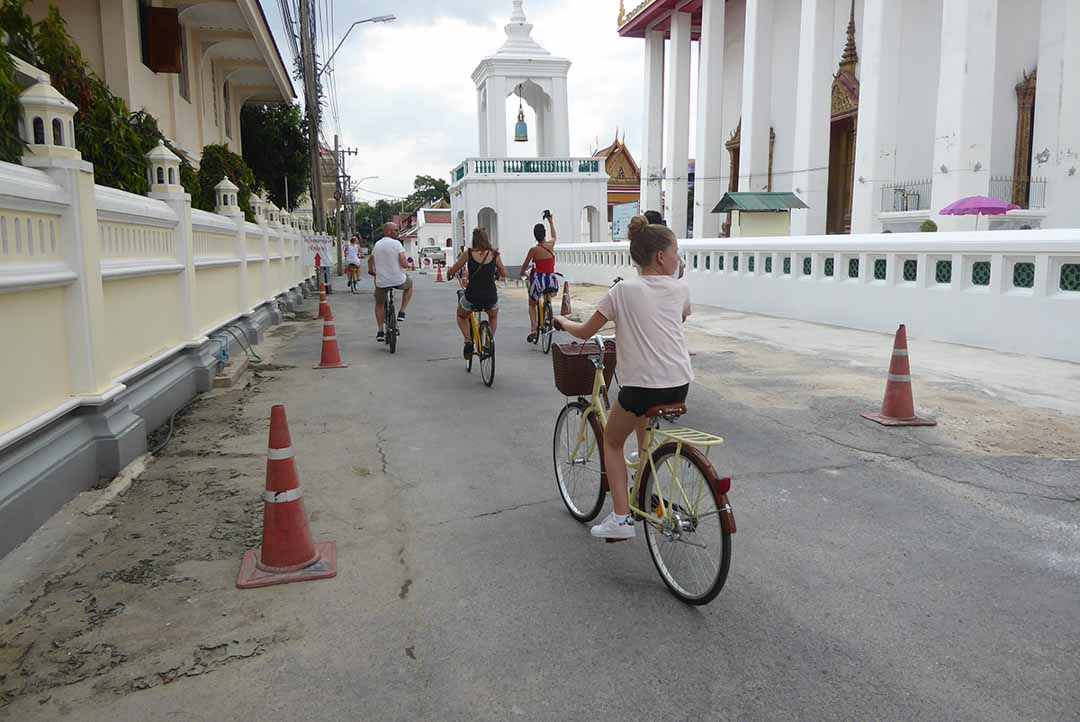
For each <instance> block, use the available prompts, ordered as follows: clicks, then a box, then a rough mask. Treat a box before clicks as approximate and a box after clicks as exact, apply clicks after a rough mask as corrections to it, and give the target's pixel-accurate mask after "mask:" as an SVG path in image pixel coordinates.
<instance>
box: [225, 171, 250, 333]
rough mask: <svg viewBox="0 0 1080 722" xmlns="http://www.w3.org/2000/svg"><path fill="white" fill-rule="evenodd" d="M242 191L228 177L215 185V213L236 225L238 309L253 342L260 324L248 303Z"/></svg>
mask: <svg viewBox="0 0 1080 722" xmlns="http://www.w3.org/2000/svg"><path fill="white" fill-rule="evenodd" d="M239 191H240V189H239V188H237V187H236V184H234V183H233V182H232V181H230V180H229V179H228V177H224V178H222V179H221V182H220V183H218V184H217V185H216V186H214V213H217V214H218V215H219V216H225V217H226V218H228V219H229V220H231V221H232V222H233V225H234V226H235V227H236V244H235V248H236V256H237V257H238V258H239V259H240V265H239V266H238V267H237V271H238V273H239V279H238V283H237V284H236V286H237V289H236V290H237V310H238V311H239V312H240V313H241V317H240V324H241V325H242V326H243V328H244V332H245V333H246V334H247V335H248V337H249V339H252V338H253V339H254V341H252V343H258V326H257V325H256V324H253V323H252V322H251V316H252V309H251V306H250V305H249V304H248V298H249V295H248V272H247V232H246V228H245V224H246V223H247V221H246V220H245V219H244V212H243V211H242V210H240V205H239V201H238V200H237V198H236V194H237V193H238V192H239Z"/></svg>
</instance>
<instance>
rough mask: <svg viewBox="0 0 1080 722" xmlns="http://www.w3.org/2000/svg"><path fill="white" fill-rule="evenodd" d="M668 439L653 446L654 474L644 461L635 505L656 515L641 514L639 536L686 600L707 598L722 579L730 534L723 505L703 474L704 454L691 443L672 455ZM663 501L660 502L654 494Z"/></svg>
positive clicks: (707, 468)
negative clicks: (642, 532) (643, 517)
mask: <svg viewBox="0 0 1080 722" xmlns="http://www.w3.org/2000/svg"><path fill="white" fill-rule="evenodd" d="M675 451H676V450H675V446H674V444H672V445H668V446H662V447H660V448H659V449H657V450H656V451H655V452H653V465H654V466H655V467H656V473H655V474H654V473H653V471H652V468H651V467H646V471H645V478H644V479H643V480H642V485H641V486H642V488H641V490H640V491H639V492H638V507H639V508H640V509H641V510H643V511H645V512H649V513H651V514H654V515H656V516H659V517H660V519H659V521H658V522H654V521H650V520H645V522H644V526H645V540H646V542H647V543H648V546H649V554H650V555H652V560H653V564H655V565H656V571H658V572H659V573H660V578H661V579H663V580H664V584H666V585H667V587H668V589H670V590H671V592H672V593H673V594H674V595H675V596H676V597H678V598H679V599H681V600H682V601H684V602H686V603H687V604H707V603H709V602H711V601H712V600H713V599H714V598H715V597H716V595H717V594H719V593H720V590H721V589H722V588H723V586H724V582H725V581H726V580H727V574H728V567H729V566H730V565H731V534H729V533H728V532H727V531H726V530H725V529H724V525H723V522H722V520H721V510H722V507H723V505H722V504H721V503H720V500H719V499H717V497H716V494H715V493H714V491H713V488H712V485H711V484H710V483H709V478H710V477H712V476H714V475H715V474H714V473H713V470H712V465H711V464H710V463H709V461H708V459H706V458H705V456H704V455H703V454H702V453H701V452H700V451H698V450H697V449H695V448H693V447H684V448H683V449H682V450H681V451H680V452H679V454H678V455H676V453H675ZM661 499H663V500H664V503H663V504H661V502H660V500H661Z"/></svg>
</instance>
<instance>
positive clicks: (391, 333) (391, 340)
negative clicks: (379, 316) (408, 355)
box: [386, 304, 397, 353]
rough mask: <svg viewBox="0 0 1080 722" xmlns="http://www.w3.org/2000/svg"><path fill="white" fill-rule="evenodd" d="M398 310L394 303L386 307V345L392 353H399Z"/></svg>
mask: <svg viewBox="0 0 1080 722" xmlns="http://www.w3.org/2000/svg"><path fill="white" fill-rule="evenodd" d="M396 314H397V312H396V311H395V310H394V306H393V304H390V305H388V306H387V307H386V345H387V346H389V347H390V353H397V315H396Z"/></svg>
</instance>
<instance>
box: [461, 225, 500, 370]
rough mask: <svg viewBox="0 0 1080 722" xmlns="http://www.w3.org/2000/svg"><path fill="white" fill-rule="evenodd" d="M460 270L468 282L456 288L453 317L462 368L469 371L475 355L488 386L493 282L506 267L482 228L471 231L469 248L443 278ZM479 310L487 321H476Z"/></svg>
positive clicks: (495, 315) (494, 319)
mask: <svg viewBox="0 0 1080 722" xmlns="http://www.w3.org/2000/svg"><path fill="white" fill-rule="evenodd" d="M462 271H466V272H467V273H468V274H469V283H468V286H467V287H466V288H463V289H461V290H459V291H458V307H457V310H456V312H455V320H456V321H457V325H458V329H460V331H461V334H462V336H463V337H464V339H465V345H464V348H463V351H462V353H463V355H464V357H465V369H466V370H467V371H471V370H472V362H473V357H474V356H476V357H479V359H480V374H481V377H482V378H483V380H484V383H485V384H487V385H488V386H491V384H492V383H494V381H495V330H496V328H497V327H498V323H499V291H498V288H497V286H496V285H495V282H496V280H497V279H500V278H501V279H502V280H504V281H505V280H506V268H505V267H504V266H503V262H502V257H501V256H500V255H499V252H498V251H497V250H496V249H495V248H493V247H492V245H491V239H490V238H489V237H488V233H487V231H486V230H485V229H483V228H476V229H474V230H473V236H472V248H471V249H470V250H469V251H468V252H466V253H464V254H463V255H462V256H461V257H460V258H458V259H457V261H456V262H455V263H454V265H453V266H451V267H450V269H449V270H448V271H447V277H448V278H451V279H452V278H453V277H454V276H455V275H456V274H458V273H460V272H462ZM462 285H464V283H463V284H462ZM481 313H486V314H487V320H480V314H481Z"/></svg>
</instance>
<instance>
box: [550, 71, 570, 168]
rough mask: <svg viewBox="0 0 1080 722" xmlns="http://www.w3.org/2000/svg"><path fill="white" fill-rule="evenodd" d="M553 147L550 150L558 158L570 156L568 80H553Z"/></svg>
mask: <svg viewBox="0 0 1080 722" xmlns="http://www.w3.org/2000/svg"><path fill="white" fill-rule="evenodd" d="M551 89H552V93H551V119H550V120H551V123H552V125H553V128H552V147H551V148H549V149H548V150H549V151H550V153H551V155H552V156H553V157H556V158H562V157H566V156H569V155H570V104H569V101H568V100H567V95H566V78H552V79H551Z"/></svg>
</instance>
